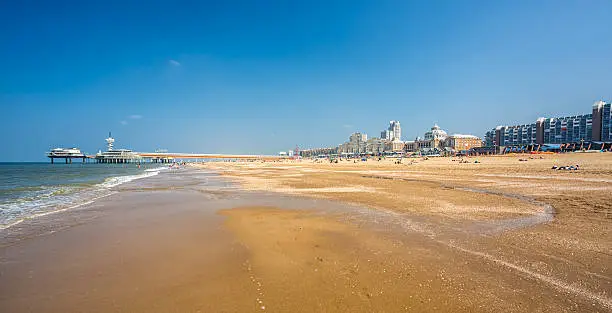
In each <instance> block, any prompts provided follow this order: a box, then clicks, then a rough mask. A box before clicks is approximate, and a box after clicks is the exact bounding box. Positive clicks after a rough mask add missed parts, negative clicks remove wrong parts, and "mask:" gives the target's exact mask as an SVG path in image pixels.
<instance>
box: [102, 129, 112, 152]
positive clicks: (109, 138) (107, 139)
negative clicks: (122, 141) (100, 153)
mask: <svg viewBox="0 0 612 313" xmlns="http://www.w3.org/2000/svg"><path fill="white" fill-rule="evenodd" d="M104 140H106V145H107V146H108V149H107V151H113V143H115V138H113V136H111V132H108V138H106V139H104Z"/></svg>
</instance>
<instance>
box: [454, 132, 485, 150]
mask: <svg viewBox="0 0 612 313" xmlns="http://www.w3.org/2000/svg"><path fill="white" fill-rule="evenodd" d="M445 146H446V147H448V148H451V149H452V150H453V151H468V150H470V149H472V148H480V147H482V139H480V138H478V137H476V136H474V135H462V134H453V135H450V136H448V138H447V139H446V145H445Z"/></svg>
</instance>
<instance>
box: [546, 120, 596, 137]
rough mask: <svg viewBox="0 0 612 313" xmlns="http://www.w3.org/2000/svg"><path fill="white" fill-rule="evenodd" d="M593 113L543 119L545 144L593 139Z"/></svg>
mask: <svg viewBox="0 0 612 313" xmlns="http://www.w3.org/2000/svg"><path fill="white" fill-rule="evenodd" d="M592 125H593V114H584V115H576V116H566V117H559V118H546V119H544V121H543V131H544V138H543V139H544V141H543V143H545V144H549V143H550V144H560V143H567V142H579V141H581V140H584V141H591V140H593V131H592Z"/></svg>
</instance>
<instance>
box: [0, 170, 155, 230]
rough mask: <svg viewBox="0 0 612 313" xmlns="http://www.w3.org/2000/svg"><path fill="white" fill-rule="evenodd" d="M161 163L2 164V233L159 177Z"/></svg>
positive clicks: (0, 192) (0, 176)
mask: <svg viewBox="0 0 612 313" xmlns="http://www.w3.org/2000/svg"><path fill="white" fill-rule="evenodd" d="M164 168H165V167H162V166H160V165H159V164H154V165H153V164H143V165H141V167H140V168H139V167H138V165H137V164H89V163H85V164H83V163H73V164H49V163H0V231H2V230H5V229H7V228H10V227H13V226H15V225H18V224H19V223H21V222H23V221H25V220H27V219H33V218H37V217H41V216H45V215H49V214H53V213H57V212H62V211H66V210H69V209H71V208H75V207H79V206H82V205H84V204H88V203H91V202H93V201H95V200H96V199H100V198H103V197H106V196H109V195H111V194H113V193H115V192H116V191H114V190H113V187H116V186H119V185H121V184H123V183H126V182H129V181H133V180H135V179H140V178H145V177H150V176H154V175H157V174H159V172H160V171H161V170H163V169H164Z"/></svg>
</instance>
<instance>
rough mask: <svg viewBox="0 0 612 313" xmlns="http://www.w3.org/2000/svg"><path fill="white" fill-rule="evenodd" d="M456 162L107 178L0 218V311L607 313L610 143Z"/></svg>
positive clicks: (228, 165)
mask: <svg viewBox="0 0 612 313" xmlns="http://www.w3.org/2000/svg"><path fill="white" fill-rule="evenodd" d="M519 159H522V160H523V161H519ZM463 161H464V162H460V160H459V159H458V158H450V157H440V158H433V157H432V158H413V159H412V158H408V159H403V160H401V164H396V163H395V162H397V160H395V159H381V160H380V161H379V160H378V159H377V158H375V159H369V160H368V161H366V162H362V161H360V160H342V161H340V162H339V163H330V162H329V161H327V160H285V161H281V162H262V161H255V162H206V163H200V164H190V165H188V166H186V167H183V168H181V169H178V170H168V171H161V172H160V173H159V174H158V175H155V176H152V177H144V178H141V179H137V180H133V181H129V182H126V183H123V184H121V185H118V186H113V187H112V191H113V193H112V194H109V195H108V196H105V197H104V198H101V199H98V200H96V201H93V202H92V203H89V204H85V205H82V206H79V207H77V208H74V209H70V210H66V211H63V212H58V213H57V214H50V215H47V216H42V217H40V218H37V219H28V220H25V221H24V222H22V223H20V224H18V225H16V226H14V227H11V228H8V229H5V230H2V232H0V273H1V276H0V311H2V312H265V311H271V312H441V311H442V312H527V311H528V312H608V311H612V268H611V266H612V253H611V252H610V251H612V235H611V233H610V230H611V229H612V227H611V226H612V196H611V195H612V193H611V191H612V154H610V153H574V154H554V155H553V154H550V155H533V156H530V155H515V156H488V157H484V156H483V157H469V158H465V159H463ZM476 161H477V162H476ZM554 165H556V166H569V165H579V168H580V169H579V170H576V171H565V170H553V169H551V168H552V166H554Z"/></svg>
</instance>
